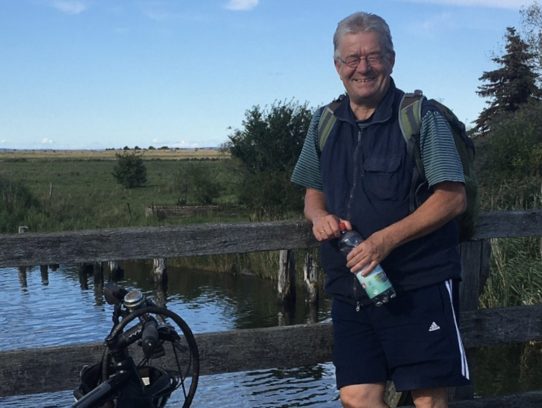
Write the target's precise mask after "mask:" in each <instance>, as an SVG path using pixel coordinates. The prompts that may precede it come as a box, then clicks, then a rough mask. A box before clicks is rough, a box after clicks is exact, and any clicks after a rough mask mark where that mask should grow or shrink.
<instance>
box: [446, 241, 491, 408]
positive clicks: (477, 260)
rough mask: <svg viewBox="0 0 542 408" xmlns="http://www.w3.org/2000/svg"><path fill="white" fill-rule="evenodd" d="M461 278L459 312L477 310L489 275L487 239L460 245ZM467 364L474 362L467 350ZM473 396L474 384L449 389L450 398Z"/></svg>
mask: <svg viewBox="0 0 542 408" xmlns="http://www.w3.org/2000/svg"><path fill="white" fill-rule="evenodd" d="M460 252H461V268H462V278H463V281H462V282H461V286H460V290H459V309H460V311H461V312H468V311H472V310H477V309H478V307H479V299H480V294H481V293H482V290H483V287H484V285H485V281H486V279H487V277H488V276H489V259H490V256H491V246H490V244H489V241H487V240H478V241H465V242H463V243H461V245H460ZM467 360H468V364H469V366H470V367H471V370H470V371H471V372H472V367H473V366H474V365H475V364H476V361H475V360H474V353H472V352H470V351H467ZM472 398H474V386H472V385H468V386H464V387H456V388H455V389H453V390H451V391H450V400H452V401H454V400H464V399H472Z"/></svg>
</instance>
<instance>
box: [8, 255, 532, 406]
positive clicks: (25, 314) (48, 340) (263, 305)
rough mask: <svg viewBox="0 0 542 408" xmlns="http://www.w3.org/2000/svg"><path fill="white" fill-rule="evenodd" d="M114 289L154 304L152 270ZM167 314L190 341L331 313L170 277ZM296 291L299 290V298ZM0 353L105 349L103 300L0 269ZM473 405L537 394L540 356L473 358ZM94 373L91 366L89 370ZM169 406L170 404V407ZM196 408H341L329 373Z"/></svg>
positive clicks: (187, 273)
mask: <svg viewBox="0 0 542 408" xmlns="http://www.w3.org/2000/svg"><path fill="white" fill-rule="evenodd" d="M125 267H126V269H127V270H129V272H127V273H126V275H125V278H124V279H123V280H121V281H120V284H121V285H123V286H126V287H127V288H139V289H141V290H143V292H144V293H145V294H146V295H151V296H158V295H159V293H155V292H154V290H153V284H152V281H151V279H150V276H149V275H150V273H149V271H150V269H151V265H150V264H149V263H130V264H127V265H125ZM169 270H170V273H169V277H170V279H169V284H168V294H167V299H168V302H167V304H168V308H169V309H171V310H172V311H174V312H176V313H178V314H180V315H181V316H182V317H183V318H184V319H185V320H186V321H187V322H188V324H189V325H190V326H191V328H192V330H193V331H194V333H203V332H216V331H225V330H233V329H246V328H256V327H270V326H276V325H278V324H299V323H308V322H315V321H318V322H321V321H325V320H328V319H329V303H328V301H327V300H324V301H322V304H321V305H320V308H319V310H318V311H317V312H316V313H315V312H314V311H311V310H310V309H309V308H308V307H307V305H305V304H304V302H303V298H304V294H303V293H298V302H297V304H296V308H295V313H288V312H287V311H285V310H282V309H281V307H280V306H278V305H277V302H276V298H275V296H276V290H275V284H274V283H272V282H269V281H265V280H263V279H259V278H256V277H253V276H245V275H239V276H232V275H229V274H220V273H213V272H206V271H200V270H188V269H182V270H180V269H176V268H173V267H170V268H169ZM299 289H300V288H298V290H299ZM0 310H2V313H1V314H0V325H1V327H3V328H7V330H6V329H4V330H0V350H11V349H19V348H27V347H30V348H32V347H40V346H55V345H65V344H71V343H89V342H99V341H102V340H103V338H104V337H105V335H107V333H108V332H109V330H110V328H111V312H112V309H111V306H109V305H107V304H106V303H105V302H104V299H103V296H102V293H101V291H100V290H99V289H98V288H95V287H94V286H93V283H92V279H91V278H90V279H89V280H88V282H87V283H86V284H85V282H81V281H80V280H79V274H78V269H77V268H75V267H69V266H61V267H60V268H59V269H58V270H57V271H50V272H49V276H48V282H43V279H42V276H41V274H40V270H39V268H32V269H30V270H29V271H28V272H27V277H26V282H24V280H22V279H21V277H20V276H19V272H18V270H17V269H14V268H11V269H10V268H6V269H0ZM473 357H474V360H475V361H476V366H475V367H473V370H472V371H473V377H474V380H475V384H474V385H475V393H476V395H477V396H491V395H503V394H512V393H515V392H525V391H530V390H540V389H542V347H541V346H540V345H537V344H531V345H527V346H523V345H511V346H510V345H508V346H506V345H504V346H499V347H493V348H484V349H481V350H477V351H475V352H474V353H473ZM89 363H91V362H89ZM71 402H72V390H66V391H62V392H57V393H47V394H35V395H30V396H13V397H5V398H0V407H2V408H4V407H10V408H11V407H14V408H27V407H69V406H70V405H71ZM173 403H174V401H171V404H169V405H172V406H174V405H173ZM193 406H194V407H196V408H197V407H203V408H207V407H210V408H213V407H224V408H229V407H232V408H245V407H246V408H253V407H258V408H260V407H263V408H266V407H268V408H283V407H284V408H286V407H318V408H328V407H339V406H340V404H339V403H338V402H337V391H336V389H335V378H334V369H333V366H332V365H331V364H318V365H315V366H310V367H301V368H295V369H287V370H285V369H265V370H255V371H248V372H238V373H228V374H222V375H212V376H202V377H200V384H199V386H198V391H197V393H196V398H195V401H194V404H193Z"/></svg>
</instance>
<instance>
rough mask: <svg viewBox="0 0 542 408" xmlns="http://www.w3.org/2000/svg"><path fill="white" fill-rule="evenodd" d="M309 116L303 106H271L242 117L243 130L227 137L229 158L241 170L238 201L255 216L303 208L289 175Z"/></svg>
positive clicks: (275, 104)
mask: <svg viewBox="0 0 542 408" xmlns="http://www.w3.org/2000/svg"><path fill="white" fill-rule="evenodd" d="M311 117H312V114H311V111H310V110H309V108H308V107H307V105H306V104H304V105H300V104H298V103H296V102H275V103H274V104H273V105H272V106H271V107H270V108H268V109H261V108H260V107H259V106H254V107H252V108H251V109H249V110H248V111H247V112H246V113H245V120H244V121H243V129H237V130H235V131H234V132H233V134H232V135H231V136H229V139H230V141H229V142H228V144H227V147H228V148H229V151H230V153H231V155H232V157H234V158H236V159H238V160H239V161H240V162H241V163H242V165H243V168H244V175H243V177H244V183H242V191H241V192H240V200H241V201H242V202H243V204H245V205H247V206H248V207H249V208H251V209H253V210H256V212H257V213H258V214H257V215H259V216H263V215H268V216H276V215H283V214H284V213H285V212H287V211H289V210H294V211H298V210H300V209H301V208H302V207H303V196H302V190H301V189H300V188H297V187H295V186H294V185H293V184H292V183H291V182H290V175H291V173H292V170H293V168H294V166H295V163H296V161H297V157H298V155H299V152H300V151H301V147H302V146H303V142H304V140H305V136H306V133H307V129H308V126H309V123H310V120H311Z"/></svg>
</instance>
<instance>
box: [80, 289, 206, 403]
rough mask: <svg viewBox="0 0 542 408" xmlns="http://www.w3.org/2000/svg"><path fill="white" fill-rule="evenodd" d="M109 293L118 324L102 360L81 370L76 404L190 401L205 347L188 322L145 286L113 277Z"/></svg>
mask: <svg viewBox="0 0 542 408" xmlns="http://www.w3.org/2000/svg"><path fill="white" fill-rule="evenodd" d="M104 295H105V299H106V301H107V303H109V304H111V305H113V306H114V309H113V327H112V328H111V331H110V333H109V335H108V336H107V337H106V338H105V341H104V345H105V350H104V353H103V355H102V359H101V361H100V362H98V363H96V364H94V365H92V366H84V367H83V369H82V370H81V373H80V379H81V383H80V385H79V386H78V387H77V389H75V391H74V393H73V394H74V397H75V400H76V401H75V403H74V404H73V405H72V408H128V407H129V408H163V407H164V406H165V405H166V403H167V402H168V400H170V399H171V400H172V402H173V403H175V405H174V406H176V407H182V408H188V407H190V404H191V403H192V400H193V398H194V395H195V393H196V388H197V385H198V379H199V353H198V348H197V344H196V340H195V338H194V335H193V333H192V331H191V330H190V327H189V326H188V324H187V323H186V322H185V321H184V320H183V319H182V318H181V317H180V316H179V315H177V314H176V313H173V312H172V311H170V310H168V309H166V308H165V307H159V306H157V305H156V304H155V303H154V302H153V301H152V299H150V298H146V297H145V296H144V295H143V293H142V292H141V291H139V290H131V291H128V290H126V289H124V288H122V287H119V286H117V285H115V284H113V283H108V284H106V285H105V286H104ZM176 328H177V330H176ZM177 331H180V332H181V333H182V336H180V335H179V334H178V332H177ZM136 361H137V363H136ZM181 399H182V401H181Z"/></svg>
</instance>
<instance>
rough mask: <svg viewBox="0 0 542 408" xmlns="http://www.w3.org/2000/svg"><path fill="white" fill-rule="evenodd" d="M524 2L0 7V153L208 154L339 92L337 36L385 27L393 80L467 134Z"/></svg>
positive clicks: (123, 1) (6, 3) (79, 1)
mask: <svg viewBox="0 0 542 408" xmlns="http://www.w3.org/2000/svg"><path fill="white" fill-rule="evenodd" d="M530 3H531V1H526V0H525V1H523V0H357V1H355V0H336V1H331V0H133V1H132V0H0V77H1V80H0V148H10V149H28V148H30V149H45V148H46V149H100V148H113V147H124V146H129V147H134V146H139V147H149V146H154V147H160V146H170V147H206V146H218V145H220V144H222V143H224V142H226V141H227V140H228V135H230V134H231V133H232V129H236V128H240V127H241V126H242V121H243V119H244V115H245V112H246V110H247V109H250V108H251V107H252V106H254V105H259V106H261V107H266V106H270V105H271V104H273V103H274V102H276V101H289V100H294V101H297V102H299V103H305V102H306V103H308V104H309V106H311V107H317V106H318V105H321V104H324V103H326V102H328V101H330V100H331V99H333V98H334V97H336V96H337V95H339V94H340V93H341V92H342V91H343V88H342V84H341V82H340V81H339V79H338V77H337V74H336V72H335V68H334V66H333V60H332V54H333V49H332V48H333V47H332V40H331V39H332V35H333V32H334V30H335V28H336V25H337V22H338V21H339V20H340V19H342V18H343V17H345V16H347V15H348V14H350V13H352V12H354V11H358V10H363V11H369V12H373V13H376V14H379V15H381V16H382V17H384V18H385V19H386V20H387V21H388V23H389V25H390V27H391V31H392V36H393V40H394V45H395V50H396V54H397V57H396V64H395V68H394V73H393V77H394V79H395V81H396V83H397V85H398V86H399V87H400V88H402V89H404V90H413V89H422V90H423V91H424V93H425V94H426V95H428V96H431V97H434V98H436V99H439V100H441V101H442V102H444V103H446V104H447V105H448V106H449V107H450V108H452V110H454V112H455V113H456V114H457V115H458V116H459V118H460V119H461V120H463V121H465V122H466V123H469V122H472V121H473V120H474V119H476V117H477V116H478V114H479V112H480V111H481V110H482V109H483V107H484V103H485V102H484V100H483V99H481V98H480V97H478V96H477V95H476V89H477V87H478V86H479V85H480V82H479V81H478V78H479V77H480V76H481V75H482V73H483V72H484V71H488V70H491V69H494V68H495V66H494V65H493V63H492V62H491V57H492V56H495V55H501V54H502V50H503V45H504V39H503V38H504V33H505V29H506V27H508V26H515V27H517V28H519V27H520V25H521V16H520V12H519V10H520V8H521V7H522V6H525V5H528V4H530Z"/></svg>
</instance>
